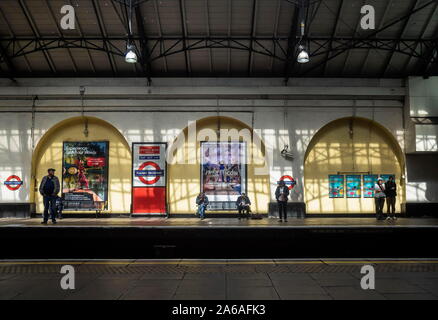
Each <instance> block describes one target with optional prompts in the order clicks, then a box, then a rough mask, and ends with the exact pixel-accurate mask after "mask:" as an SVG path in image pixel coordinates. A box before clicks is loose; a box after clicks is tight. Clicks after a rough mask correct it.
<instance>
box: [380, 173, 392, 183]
mask: <svg viewBox="0 0 438 320" xmlns="http://www.w3.org/2000/svg"><path fill="white" fill-rule="evenodd" d="M389 177H393V178H394V180H395V174H381V175H380V178H382V179H383V182H387V181H388V180H389Z"/></svg>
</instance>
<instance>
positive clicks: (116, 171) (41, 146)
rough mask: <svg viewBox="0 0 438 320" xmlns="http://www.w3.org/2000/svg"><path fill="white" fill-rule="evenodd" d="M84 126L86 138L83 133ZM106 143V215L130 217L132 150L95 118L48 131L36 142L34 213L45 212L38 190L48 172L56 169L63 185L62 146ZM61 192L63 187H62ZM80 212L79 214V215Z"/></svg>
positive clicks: (68, 121)
mask: <svg viewBox="0 0 438 320" xmlns="http://www.w3.org/2000/svg"><path fill="white" fill-rule="evenodd" d="M85 125H86V126H87V131H88V133H87V135H86V134H85V133H84V129H85ZM91 141H108V142H109V150H108V160H109V166H108V202H107V210H106V211H105V212H108V213H129V212H130V206H131V150H130V147H129V144H128V143H127V141H126V140H125V138H124V137H123V135H122V134H121V133H120V132H119V131H118V130H117V129H116V128H115V127H114V126H113V125H111V124H110V123H108V122H106V121H103V120H101V119H98V118H95V117H88V116H87V117H74V118H69V119H66V120H63V121H61V122H59V123H58V124H56V125H55V126H53V127H52V128H50V129H49V130H48V131H47V132H46V133H45V134H44V136H43V137H42V138H41V139H40V141H39V142H38V145H37V147H36V148H35V152H34V154H33V158H32V178H33V179H32V180H33V185H34V187H35V188H34V191H33V192H31V201H32V202H34V203H35V205H36V212H37V213H41V212H42V211H43V209H44V206H43V199H42V197H41V195H40V194H39V192H38V187H39V184H40V182H41V179H42V178H43V176H45V175H47V169H48V168H51V167H52V168H54V169H56V175H57V176H58V177H59V179H60V183H61V184H62V169H63V164H62V161H63V143H64V142H91ZM61 189H62V186H61ZM78 212H79V211H78ZM83 212H85V211H83Z"/></svg>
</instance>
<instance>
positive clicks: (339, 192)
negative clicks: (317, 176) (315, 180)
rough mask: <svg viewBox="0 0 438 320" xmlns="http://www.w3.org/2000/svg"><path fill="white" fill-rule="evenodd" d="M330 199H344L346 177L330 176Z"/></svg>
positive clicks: (339, 175)
mask: <svg viewBox="0 0 438 320" xmlns="http://www.w3.org/2000/svg"><path fill="white" fill-rule="evenodd" d="M329 197H330V198H343V197H344V176H343V175H341V174H331V175H329Z"/></svg>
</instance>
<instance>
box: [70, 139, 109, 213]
mask: <svg viewBox="0 0 438 320" xmlns="http://www.w3.org/2000/svg"><path fill="white" fill-rule="evenodd" d="M62 150H63V157H62V158H63V160H62V163H63V170H62V199H63V203H64V210H96V209H97V208H99V209H100V210H102V209H107V206H108V167H109V162H108V160H109V159H108V150H109V142H108V141H76V142H73V141H65V142H63V148H62Z"/></svg>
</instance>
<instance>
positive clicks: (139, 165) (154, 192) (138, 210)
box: [132, 142, 167, 214]
mask: <svg viewBox="0 0 438 320" xmlns="http://www.w3.org/2000/svg"><path fill="white" fill-rule="evenodd" d="M166 211H167V210H166V143H163V142H156V143H155V142H150V143H146V142H144V143H143V142H138V143H137V142H135V143H133V144H132V213H133V214H165V213H166Z"/></svg>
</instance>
